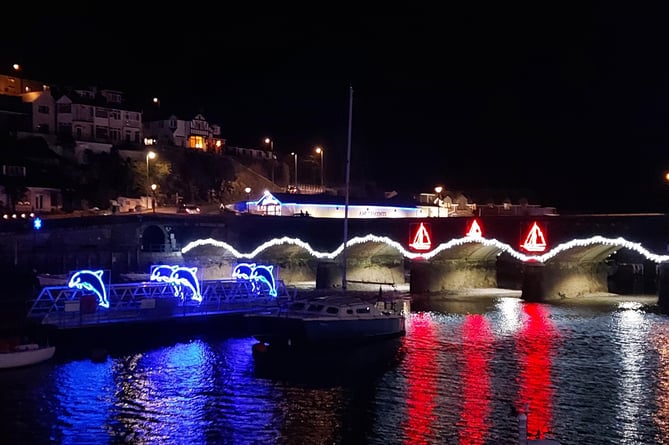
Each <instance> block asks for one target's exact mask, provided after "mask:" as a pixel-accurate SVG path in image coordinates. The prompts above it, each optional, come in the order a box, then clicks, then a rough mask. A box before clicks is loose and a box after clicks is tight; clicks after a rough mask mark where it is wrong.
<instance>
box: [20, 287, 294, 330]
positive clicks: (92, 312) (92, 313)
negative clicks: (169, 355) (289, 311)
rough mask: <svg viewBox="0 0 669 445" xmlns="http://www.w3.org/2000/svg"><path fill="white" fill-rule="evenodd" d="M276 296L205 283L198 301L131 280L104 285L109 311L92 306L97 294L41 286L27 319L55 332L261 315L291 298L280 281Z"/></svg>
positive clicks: (251, 289) (265, 292)
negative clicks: (224, 315) (234, 315)
mask: <svg viewBox="0 0 669 445" xmlns="http://www.w3.org/2000/svg"><path fill="white" fill-rule="evenodd" d="M276 284H277V289H276V290H277V296H271V295H270V294H269V292H268V291H267V289H257V288H254V286H253V285H252V283H251V282H250V281H247V280H234V279H230V280H205V281H202V282H201V295H202V301H197V300H192V299H188V298H186V299H182V298H179V297H177V296H175V291H174V286H173V285H172V284H170V283H162V282H150V281H149V282H135V283H122V284H111V285H109V286H108V293H109V295H108V299H109V307H108V308H105V307H102V306H99V305H98V301H97V296H96V295H95V294H93V293H92V292H90V291H87V290H85V289H76V288H70V287H68V286H46V287H44V288H42V290H41V292H40V293H39V294H38V296H37V297H36V298H35V300H33V301H32V305H31V307H30V309H29V310H28V314H27V318H28V319H31V320H34V321H36V322H38V323H39V324H42V325H52V326H56V327H58V328H70V327H79V326H86V325H93V324H102V323H119V322H128V321H142V320H155V319H170V318H176V317H188V316H206V315H215V314H228V313H229V314H242V313H253V312H258V311H264V310H267V309H268V308H272V307H276V305H278V304H279V303H280V302H282V301H286V300H287V299H291V298H294V295H291V294H290V292H289V290H288V289H287V288H286V286H285V284H284V283H283V281H281V280H279V281H277V283H276Z"/></svg>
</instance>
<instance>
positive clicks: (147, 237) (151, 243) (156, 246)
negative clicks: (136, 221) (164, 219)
mask: <svg viewBox="0 0 669 445" xmlns="http://www.w3.org/2000/svg"><path fill="white" fill-rule="evenodd" d="M165 245H166V237H165V232H164V231H163V229H162V228H161V227H160V226H157V225H155V224H153V225H150V226H147V227H145V228H144V231H143V232H142V251H144V252H164V251H165Z"/></svg>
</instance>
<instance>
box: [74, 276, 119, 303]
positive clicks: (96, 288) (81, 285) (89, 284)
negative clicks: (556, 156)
mask: <svg viewBox="0 0 669 445" xmlns="http://www.w3.org/2000/svg"><path fill="white" fill-rule="evenodd" d="M103 274H104V271H103V270H95V271H93V270H80V271H79V272H76V273H75V274H74V275H72V277H71V278H70V281H69V282H68V283H67V286H68V287H74V288H76V289H79V290H87V291H89V292H92V293H94V294H95V295H96V296H97V297H98V305H99V306H102V307H105V308H109V300H108V299H107V289H106V288H105V285H104V284H103V283H102V275H103Z"/></svg>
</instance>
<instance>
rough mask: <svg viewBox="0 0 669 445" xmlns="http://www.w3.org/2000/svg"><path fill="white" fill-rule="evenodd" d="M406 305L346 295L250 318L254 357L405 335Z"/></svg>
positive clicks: (314, 299)
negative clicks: (275, 351)
mask: <svg viewBox="0 0 669 445" xmlns="http://www.w3.org/2000/svg"><path fill="white" fill-rule="evenodd" d="M405 305H406V301H405V300H403V299H398V300H385V301H384V300H379V301H367V300H365V299H363V298H360V297H357V296H354V295H348V294H332V295H325V296H318V297H312V298H307V299H296V300H293V301H291V302H288V303H287V304H285V305H282V306H280V307H279V308H278V309H277V310H276V311H274V312H272V313H267V314H250V315H249V316H248V317H249V321H250V325H251V329H252V332H253V336H254V337H255V338H256V339H257V340H258V341H259V342H260V343H258V345H256V346H254V353H263V352H265V350H266V349H267V348H268V347H271V348H292V349H297V348H309V347H335V346H345V345H350V344H359V343H365V342H369V341H373V340H379V339H385V338H392V337H399V336H402V335H404V334H405V333H406V327H405V321H406V320H405V313H406V308H405Z"/></svg>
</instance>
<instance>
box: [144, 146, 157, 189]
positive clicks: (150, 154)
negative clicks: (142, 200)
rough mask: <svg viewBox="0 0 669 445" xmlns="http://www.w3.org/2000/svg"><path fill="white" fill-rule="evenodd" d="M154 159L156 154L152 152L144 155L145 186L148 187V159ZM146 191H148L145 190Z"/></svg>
mask: <svg viewBox="0 0 669 445" xmlns="http://www.w3.org/2000/svg"><path fill="white" fill-rule="evenodd" d="M155 157H156V153H155V152H153V151H149V152H148V153H147V154H146V186H147V187H148V186H149V159H154V158H155ZM147 191H148V189H147Z"/></svg>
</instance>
